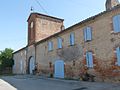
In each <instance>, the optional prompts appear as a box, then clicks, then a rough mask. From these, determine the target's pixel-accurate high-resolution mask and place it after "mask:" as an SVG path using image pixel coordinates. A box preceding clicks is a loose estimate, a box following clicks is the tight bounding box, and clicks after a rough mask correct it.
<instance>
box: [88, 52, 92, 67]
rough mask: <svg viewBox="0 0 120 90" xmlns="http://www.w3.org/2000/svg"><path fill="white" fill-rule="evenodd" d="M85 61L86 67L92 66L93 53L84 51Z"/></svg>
mask: <svg viewBox="0 0 120 90" xmlns="http://www.w3.org/2000/svg"><path fill="white" fill-rule="evenodd" d="M86 62H87V67H89V68H93V55H92V52H87V53H86Z"/></svg>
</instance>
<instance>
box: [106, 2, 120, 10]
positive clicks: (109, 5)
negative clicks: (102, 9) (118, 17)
mask: <svg viewBox="0 0 120 90" xmlns="http://www.w3.org/2000/svg"><path fill="white" fill-rule="evenodd" d="M118 4H120V3H119V1H118V0H106V4H105V5H106V10H110V9H112V8H114V7H115V6H117V5H118Z"/></svg>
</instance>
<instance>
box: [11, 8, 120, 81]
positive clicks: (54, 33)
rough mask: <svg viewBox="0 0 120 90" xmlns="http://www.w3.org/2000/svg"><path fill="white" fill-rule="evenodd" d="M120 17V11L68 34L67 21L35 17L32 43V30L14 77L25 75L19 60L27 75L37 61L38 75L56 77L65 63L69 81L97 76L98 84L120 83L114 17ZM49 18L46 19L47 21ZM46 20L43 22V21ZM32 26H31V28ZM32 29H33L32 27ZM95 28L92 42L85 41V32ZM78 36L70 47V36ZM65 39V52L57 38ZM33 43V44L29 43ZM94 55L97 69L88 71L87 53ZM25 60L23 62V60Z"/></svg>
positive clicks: (89, 21)
mask: <svg viewBox="0 0 120 90" xmlns="http://www.w3.org/2000/svg"><path fill="white" fill-rule="evenodd" d="M118 14H120V7H117V8H115V9H112V10H110V11H105V12H102V13H100V14H98V15H96V16H93V17H91V18H88V19H86V20H84V21H82V22H80V23H78V24H75V25H73V26H71V27H69V28H67V29H65V30H63V31H62V30H61V27H63V21H62V20H59V19H55V18H53V17H47V16H41V15H40V16H36V14H35V15H32V16H30V17H29V19H28V23H31V22H32V21H33V22H34V25H33V28H32V29H33V32H34V33H33V34H34V36H33V37H34V39H33V40H31V39H30V38H31V37H30V35H31V30H30V29H28V34H29V35H28V46H27V47H26V48H25V49H23V50H20V51H18V52H15V53H14V55H13V58H14V60H15V66H16V68H14V70H13V71H14V73H17V74H19V73H21V72H20V66H19V60H21V59H22V58H23V59H24V62H25V63H24V69H25V70H24V72H25V73H29V65H30V64H29V62H30V58H31V57H34V60H35V67H36V70H37V71H36V74H38V75H46V76H50V75H51V74H52V75H54V71H55V70H54V68H55V62H56V61H57V60H63V61H64V70H65V71H64V72H65V78H75V79H78V78H80V77H81V76H82V75H84V74H85V73H86V72H87V73H89V74H91V75H94V76H95V80H96V81H109V82H111V81H113V82H119V81H120V66H118V65H117V64H116V62H117V58H116V52H115V49H116V47H120V33H114V28H113V17H114V16H116V15H118ZM45 17H46V18H45ZM41 18H42V19H41ZM28 25H30V24H28ZM28 27H30V26H28ZM86 27H91V28H92V40H91V41H88V42H85V41H84V31H83V30H84V28H86ZM71 33H74V35H75V45H72V46H71V45H70V34H71ZM58 37H61V38H62V48H61V49H58V47H57V46H58V41H57V38H58ZM29 41H30V42H29ZM49 41H52V42H53V50H52V51H49V50H48V42H49ZM25 51H26V54H22V55H23V56H21V53H22V52H25ZM87 51H91V52H92V53H93V64H94V66H93V68H88V67H87V62H86V52H87ZM23 59H22V60H23Z"/></svg>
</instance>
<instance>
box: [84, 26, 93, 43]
mask: <svg viewBox="0 0 120 90" xmlns="http://www.w3.org/2000/svg"><path fill="white" fill-rule="evenodd" d="M84 40H85V41H91V40H92V28H91V27H86V28H85V29H84Z"/></svg>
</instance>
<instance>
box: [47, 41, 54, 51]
mask: <svg viewBox="0 0 120 90" xmlns="http://www.w3.org/2000/svg"><path fill="white" fill-rule="evenodd" d="M52 50H53V42H52V41H49V42H48V51H52Z"/></svg>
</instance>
